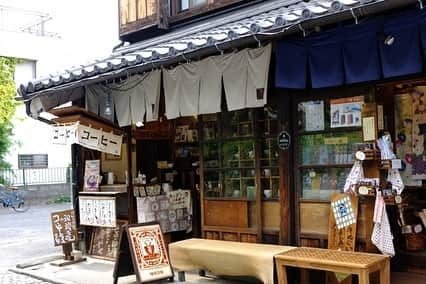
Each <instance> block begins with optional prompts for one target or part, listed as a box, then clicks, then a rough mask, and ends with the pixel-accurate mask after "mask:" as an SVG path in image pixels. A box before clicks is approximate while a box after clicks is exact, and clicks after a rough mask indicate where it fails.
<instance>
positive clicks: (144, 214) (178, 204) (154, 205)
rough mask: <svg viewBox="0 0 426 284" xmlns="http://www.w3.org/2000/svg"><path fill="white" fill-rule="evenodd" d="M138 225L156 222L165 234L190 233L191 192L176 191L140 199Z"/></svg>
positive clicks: (138, 202)
mask: <svg viewBox="0 0 426 284" xmlns="http://www.w3.org/2000/svg"><path fill="white" fill-rule="evenodd" d="M136 204H137V211H138V223H145V222H152V221H156V222H158V223H159V224H160V226H161V230H162V231H163V232H164V233H168V232H176V231H188V230H191V228H192V222H191V215H192V210H191V197H190V191H189V190H176V191H172V192H169V193H168V194H167V195H158V196H148V197H138V198H137V203H136Z"/></svg>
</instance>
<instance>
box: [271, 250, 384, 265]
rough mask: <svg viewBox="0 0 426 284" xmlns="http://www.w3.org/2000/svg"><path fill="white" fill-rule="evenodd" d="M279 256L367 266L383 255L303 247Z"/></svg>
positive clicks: (381, 259)
mask: <svg viewBox="0 0 426 284" xmlns="http://www.w3.org/2000/svg"><path fill="white" fill-rule="evenodd" d="M279 258H285V259H292V260H294V261H298V260H299V261H310V262H336V263H342V264H343V263H344V265H353V266H357V267H360V266H362V267H367V266H370V265H372V264H374V263H376V262H379V261H383V259H384V258H385V256H382V255H375V254H367V253H354V252H346V251H335V250H327V249H318V248H305V247H303V248H296V249H294V250H290V251H288V252H285V253H282V254H280V256H279Z"/></svg>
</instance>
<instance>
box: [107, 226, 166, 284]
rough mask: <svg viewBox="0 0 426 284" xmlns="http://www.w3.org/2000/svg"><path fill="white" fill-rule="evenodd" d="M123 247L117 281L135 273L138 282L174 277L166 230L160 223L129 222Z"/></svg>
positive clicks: (125, 229)
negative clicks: (165, 238) (166, 242)
mask: <svg viewBox="0 0 426 284" xmlns="http://www.w3.org/2000/svg"><path fill="white" fill-rule="evenodd" d="M119 248H120V249H119V252H118V255H117V260H116V262H115V267H114V283H117V281H118V277H121V276H127V275H131V274H136V279H137V283H138V284H140V283H146V282H152V281H157V280H162V279H172V278H173V270H172V267H171V265H170V261H169V257H168V255H167V249H166V245H165V243H164V238H163V233H162V232H161V228H160V225H159V224H158V223H155V222H151V223H144V224H136V225H125V226H124V227H123V230H122V233H121V236H120V246H119ZM130 259H131V262H132V263H131V264H130Z"/></svg>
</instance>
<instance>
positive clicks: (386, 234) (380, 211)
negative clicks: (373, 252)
mask: <svg viewBox="0 0 426 284" xmlns="http://www.w3.org/2000/svg"><path fill="white" fill-rule="evenodd" d="M377 199H379V200H377ZM380 215H381V216H380ZM374 219H375V222H374V227H373V232H372V234H371V241H372V243H373V244H374V245H375V246H376V247H377V248H378V249H379V250H380V252H381V253H383V254H386V255H390V256H394V255H395V248H394V246H393V235H392V232H391V228H390V224H389V218H388V214H387V213H386V204H385V202H384V200H383V197H382V195H381V193H380V192H377V193H376V207H375V208H374ZM379 220H380V221H379ZM376 221H379V222H376Z"/></svg>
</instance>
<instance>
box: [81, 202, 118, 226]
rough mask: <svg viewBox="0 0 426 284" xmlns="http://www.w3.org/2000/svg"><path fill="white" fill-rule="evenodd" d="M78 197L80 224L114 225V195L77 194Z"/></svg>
mask: <svg viewBox="0 0 426 284" xmlns="http://www.w3.org/2000/svg"><path fill="white" fill-rule="evenodd" d="M78 199H79V208H80V224H81V225H87V226H97V227H115V226H116V208H115V197H107V196H105V197H100V196H79V197H78Z"/></svg>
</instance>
